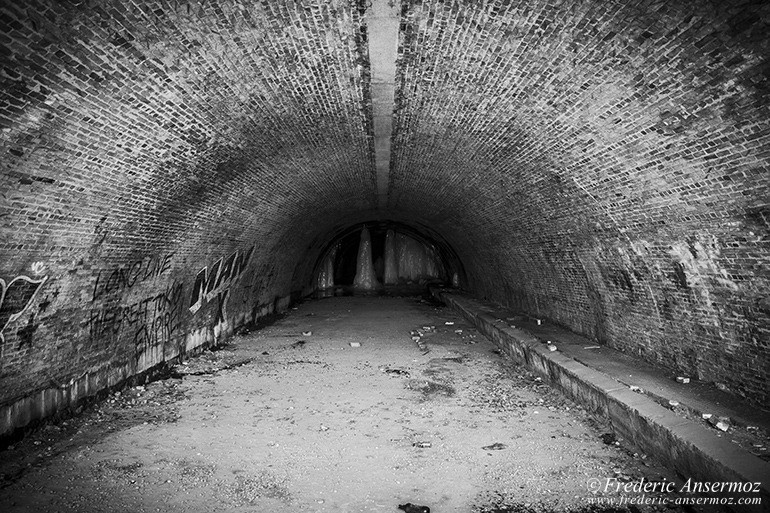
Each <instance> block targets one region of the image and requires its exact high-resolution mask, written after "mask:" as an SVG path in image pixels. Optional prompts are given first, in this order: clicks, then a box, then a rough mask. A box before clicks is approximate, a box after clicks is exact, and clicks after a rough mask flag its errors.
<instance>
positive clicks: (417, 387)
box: [404, 379, 457, 401]
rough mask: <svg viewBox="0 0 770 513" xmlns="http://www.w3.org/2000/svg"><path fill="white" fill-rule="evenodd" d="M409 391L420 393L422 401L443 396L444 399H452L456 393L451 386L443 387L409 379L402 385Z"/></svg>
mask: <svg viewBox="0 0 770 513" xmlns="http://www.w3.org/2000/svg"><path fill="white" fill-rule="evenodd" d="M404 386H405V387H406V388H408V389H409V390H414V391H416V392H421V393H422V395H423V400H425V401H427V400H429V399H432V398H433V397H435V396H437V395H443V396H444V397H454V395H455V394H456V393H457V391H456V390H455V389H454V387H452V386H451V385H445V384H443V383H437V382H435V381H426V380H423V379H410V380H409V381H407V382H406V384H405V385H404Z"/></svg>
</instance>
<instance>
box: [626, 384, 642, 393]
mask: <svg viewBox="0 0 770 513" xmlns="http://www.w3.org/2000/svg"><path fill="white" fill-rule="evenodd" d="M628 388H630V389H631V391H632V392H641V391H642V389H641V388H639V387H638V386H636V385H631V386H630V387H628Z"/></svg>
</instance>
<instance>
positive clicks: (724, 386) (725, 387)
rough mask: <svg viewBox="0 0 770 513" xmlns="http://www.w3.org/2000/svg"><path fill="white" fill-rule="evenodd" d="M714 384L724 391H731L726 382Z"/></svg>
mask: <svg viewBox="0 0 770 513" xmlns="http://www.w3.org/2000/svg"><path fill="white" fill-rule="evenodd" d="M714 386H716V387H717V388H718V389H719V390H721V391H722V392H729V391H730V389H729V388H727V385H725V384H724V383H714Z"/></svg>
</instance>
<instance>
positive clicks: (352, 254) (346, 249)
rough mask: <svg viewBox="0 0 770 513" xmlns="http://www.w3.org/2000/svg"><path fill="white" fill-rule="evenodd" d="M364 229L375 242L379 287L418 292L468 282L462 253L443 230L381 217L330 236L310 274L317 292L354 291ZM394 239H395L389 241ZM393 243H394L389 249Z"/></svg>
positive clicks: (373, 256) (373, 254)
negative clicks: (390, 256) (390, 257)
mask: <svg viewBox="0 0 770 513" xmlns="http://www.w3.org/2000/svg"><path fill="white" fill-rule="evenodd" d="M364 228H366V229H367V230H368V232H369V236H370V240H371V265H372V267H373V270H374V275H375V277H376V280H377V288H378V289H380V290H384V291H388V290H389V289H399V290H400V291H402V292H403V291H405V290H406V289H410V290H412V291H414V292H417V291H420V290H424V289H425V287H427V285H429V284H431V283H434V284H438V283H440V284H445V285H453V286H457V287H460V286H462V285H463V284H465V283H466V273H465V269H464V266H463V265H462V263H461V261H460V259H459V257H458V256H457V253H456V252H455V251H454V249H453V248H452V247H451V246H450V245H449V244H448V243H447V242H446V241H445V240H444V238H443V237H441V236H440V235H439V234H436V233H432V231H431V230H429V229H421V228H417V227H414V226H412V225H408V224H405V223H402V222H398V221H390V220H378V221H367V222H359V223H355V224H351V225H349V226H347V227H345V228H343V229H340V230H338V231H336V232H335V233H333V234H330V235H329V236H328V237H327V239H326V242H325V243H323V244H322V245H321V249H320V251H319V252H318V253H317V255H318V256H317V257H316V258H315V263H314V266H313V271H312V274H311V277H310V280H311V287H310V288H311V289H312V291H313V292H316V291H319V290H326V292H333V289H336V292H337V293H352V292H353V290H354V289H355V287H354V280H355V276H356V264H357V260H358V256H359V255H358V251H359V245H360V241H361V233H362V230H363V229H364ZM388 237H392V238H393V239H394V240H392V241H391V242H387V240H388ZM388 244H391V245H392V246H394V247H391V248H390V249H388V248H387V247H386V246H387V245H388ZM393 251H395V261H396V262H395V265H396V270H395V273H396V274H395V278H394V274H393V273H394V270H393V269H390V270H388V269H387V267H388V253H389V252H391V253H392V252H393ZM391 265H392V264H391ZM306 290H307V289H306Z"/></svg>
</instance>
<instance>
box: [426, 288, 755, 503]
mask: <svg viewBox="0 0 770 513" xmlns="http://www.w3.org/2000/svg"><path fill="white" fill-rule="evenodd" d="M431 293H432V294H433V296H434V297H435V298H436V299H438V300H440V301H442V302H443V303H445V304H447V305H448V306H449V307H451V308H452V309H454V310H456V311H457V312H459V313H460V314H462V316H463V317H465V318H466V319H467V320H468V321H469V322H470V323H472V324H473V325H474V326H475V327H476V329H478V331H479V332H480V333H482V334H484V335H485V336H487V337H488V338H489V339H491V340H492V341H493V342H494V343H495V344H496V345H497V346H498V347H499V348H500V349H501V350H502V351H503V352H505V353H506V354H508V355H509V356H511V357H512V358H514V359H515V360H517V361H519V362H521V363H523V364H525V365H526V366H527V367H529V368H530V369H531V370H533V371H534V372H536V373H538V374H540V375H541V376H543V377H544V378H546V379H548V380H549V381H550V382H551V383H552V384H553V385H555V386H557V387H559V388H560V389H561V390H562V391H564V392H565V393H566V394H567V395H569V396H570V397H572V398H573V399H574V400H576V401H577V402H579V403H581V404H583V405H584V406H586V407H587V408H589V409H590V410H593V411H594V412H596V413H599V414H602V415H603V416H605V417H606V418H608V419H609V420H610V422H611V424H612V426H613V429H615V430H616V432H617V433H618V434H619V435H620V436H622V437H623V438H624V439H626V440H629V441H630V442H631V443H633V444H634V445H635V446H636V447H637V448H638V449H640V450H641V451H643V452H645V453H647V454H649V455H651V456H652V457H654V458H655V459H656V460H658V461H659V462H661V463H662V464H663V465H665V466H666V467H668V468H671V469H673V470H675V471H676V472H677V473H678V474H679V475H680V476H681V477H682V478H684V479H685V480H686V479H690V478H691V479H692V481H693V482H703V483H706V482H708V483H717V482H720V483H721V482H747V483H748V482H750V483H761V484H760V485H759V489H760V492H759V493H758V494H732V495H733V496H735V497H736V498H737V497H738V496H741V497H745V496H749V497H756V496H758V495H759V496H761V498H762V505H760V506H754V507H746V506H737V507H733V508H731V509H734V510H736V511H767V508H768V505H770V487H768V485H770V483H768V482H767V481H768V479H769V478H770V463H767V462H765V461H763V460H762V459H760V458H758V457H757V456H755V455H753V454H751V453H749V452H748V451H745V450H744V449H742V448H741V447H738V446H736V445H735V444H733V443H731V442H730V441H729V440H726V439H724V438H720V437H718V436H717V435H716V434H715V433H712V432H710V431H709V430H708V429H706V428H705V427H703V426H702V425H699V424H697V423H695V422H693V421H691V420H688V419H686V418H683V417H681V416H679V415H677V414H675V413H674V412H672V411H670V410H668V409H666V408H664V407H662V406H661V405H659V404H658V403H656V402H655V401H654V400H653V399H652V398H650V397H647V396H645V395H642V394H639V393H636V392H634V391H632V390H630V389H629V387H628V386H627V385H625V384H623V383H621V382H619V381H617V380H616V379H613V378H612V377H610V376H608V375H607V374H604V373H602V372H600V371H598V370H595V369H592V368H590V367H588V366H586V365H584V364H583V363H580V362H578V361H576V360H574V359H572V358H570V357H568V356H565V355H564V354H562V353H560V352H558V351H556V352H551V351H549V350H548V349H547V347H546V346H545V345H544V344H543V343H542V341H540V340H539V339H537V338H536V337H535V336H533V335H532V334H531V333H529V332H527V331H525V330H522V329H518V328H511V327H509V325H508V324H507V323H505V322H503V321H501V319H500V318H499V315H496V314H499V313H500V312H499V311H498V309H496V308H494V307H493V306H491V305H490V304H488V303H485V302H481V301H478V300H475V299H472V298H470V297H468V296H465V295H463V294H461V293H459V292H457V291H454V290H451V289H441V288H432V289H431Z"/></svg>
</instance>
